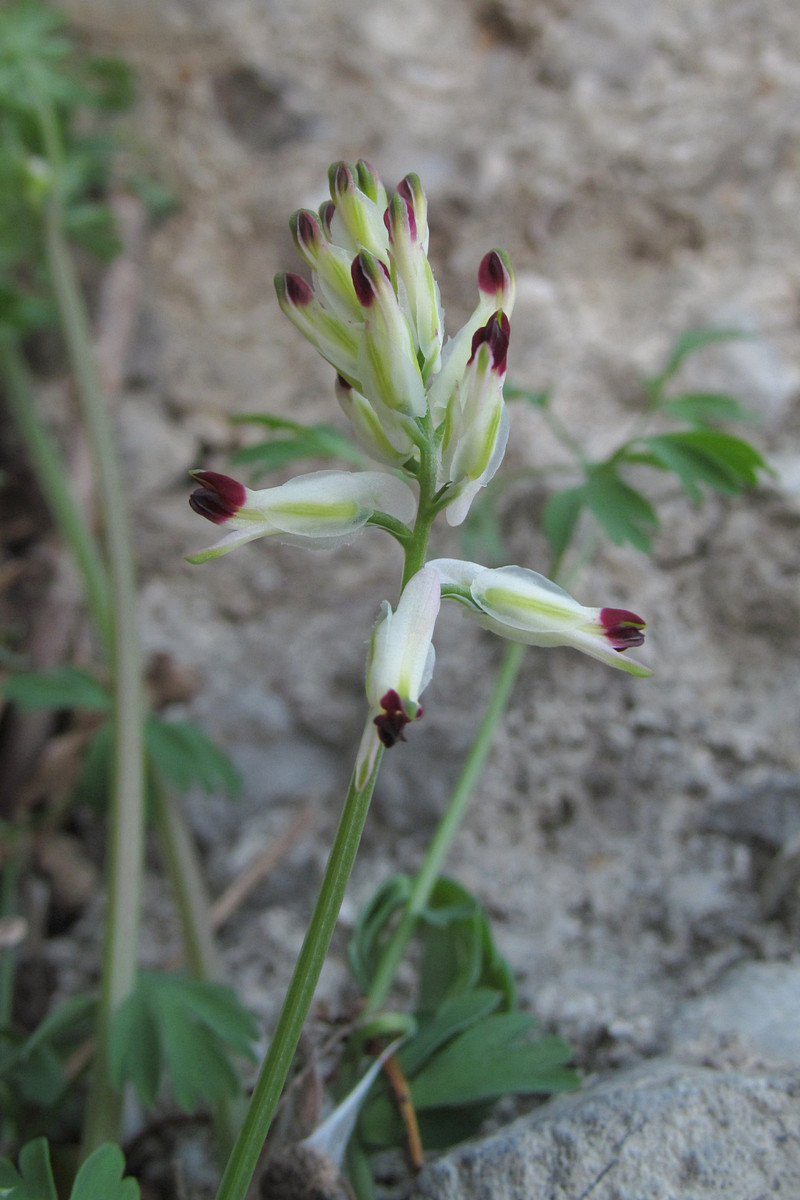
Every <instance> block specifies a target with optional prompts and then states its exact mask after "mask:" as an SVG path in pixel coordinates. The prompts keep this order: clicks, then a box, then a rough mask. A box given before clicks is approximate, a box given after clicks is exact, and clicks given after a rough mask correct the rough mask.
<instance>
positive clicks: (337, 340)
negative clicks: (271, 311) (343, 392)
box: [275, 272, 358, 383]
mask: <svg viewBox="0 0 800 1200" xmlns="http://www.w3.org/2000/svg"><path fill="white" fill-rule="evenodd" d="M275 291H276V293H277V296H278V304H279V305H280V306H281V309H282V311H283V312H284V313H285V315H286V316H287V317H288V318H289V320H290V321H291V322H292V324H293V325H295V326H296V327H297V328H298V329H299V330H300V332H301V333H302V334H303V337H305V338H307V339H308V340H309V342H311V344H312V346H316V348H317V350H318V351H319V352H320V354H321V355H322V357H323V358H325V359H327V360H328V362H329V363H330V364H331V365H332V366H334V367H335V368H336V370H337V371H338V372H339V374H340V375H344V376H345V378H346V379H348V380H350V381H351V382H353V383H357V382H358V375H357V369H358V361H357V360H358V340H357V337H356V333H355V331H354V330H353V329H352V328H351V327H350V326H349V325H348V324H347V322H346V321H345V320H343V319H342V318H341V317H340V316H338V315H335V314H333V313H331V312H330V311H329V310H327V309H325V308H323V306H322V305H321V304H320V302H319V300H317V298H316V297H315V295H314V292H313V289H312V288H311V286H310V285H309V284H308V283H306V281H305V279H303V278H302V276H300V275H295V274H293V273H291V272H289V273H283V272H281V273H279V274H278V275H276V276H275Z"/></svg>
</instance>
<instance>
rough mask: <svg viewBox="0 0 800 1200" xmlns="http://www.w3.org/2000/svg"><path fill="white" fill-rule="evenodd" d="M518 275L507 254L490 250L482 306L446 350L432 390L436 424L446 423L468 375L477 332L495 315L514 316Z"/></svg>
mask: <svg viewBox="0 0 800 1200" xmlns="http://www.w3.org/2000/svg"><path fill="white" fill-rule="evenodd" d="M514 294H515V286H514V272H513V271H512V270H511V263H510V261H509V258H508V255H507V254H506V253H505V251H504V250H490V251H489V253H488V254H485V255H484V257H483V258H482V260H481V264H480V266H479V268H478V304H477V307H476V308H475V311H474V312H473V314H472V316H471V317H470V318H469V320H468V321H467V322H466V324H465V325H463V326H462V327H461V329H459V331H458V333H457V334H456V335H455V337H454V338H451V339H450V341H449V342H448V343H447V345H446V346H445V348H444V351H443V353H442V369H441V370H440V371H439V373H438V375H436V376H435V378H434V380H433V382H432V384H431V387H430V405H431V412H432V413H433V418H434V422H435V423H436V424H437V425H438V424H439V423H440V422H441V420H442V419H443V417H444V415H445V413H446V411H447V408H448V405H449V403H450V399H451V397H452V395H453V392H454V390H455V387H456V384H457V383H458V381H459V379H460V378H461V377H462V375H463V374H464V371H465V370H466V366H467V363H468V361H469V359H470V357H471V355H472V339H473V337H474V335H475V332H476V330H478V329H480V328H481V327H482V326H484V325H486V322H487V321H488V320H489V318H490V317H491V316H492V314H493V313H496V312H498V311H501V312H503V313H504V314H505V316H507V317H510V316H511V310H512V309H513V307H514Z"/></svg>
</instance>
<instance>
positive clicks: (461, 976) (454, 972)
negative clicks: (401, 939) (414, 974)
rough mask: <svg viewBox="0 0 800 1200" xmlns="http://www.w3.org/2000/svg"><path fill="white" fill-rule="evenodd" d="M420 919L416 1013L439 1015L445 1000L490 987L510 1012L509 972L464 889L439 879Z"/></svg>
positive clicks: (479, 911) (512, 999)
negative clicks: (421, 929)
mask: <svg viewBox="0 0 800 1200" xmlns="http://www.w3.org/2000/svg"><path fill="white" fill-rule="evenodd" d="M422 921H423V922H424V926H423V931H422V939H423V944H422V961H421V965H420V972H419V975H420V980H419V998H418V1009H419V1014H422V1015H424V1014H428V1013H435V1012H438V1011H439V1010H440V1008H441V1006H442V1004H443V1003H444V1002H445V1001H448V1000H450V999H451V998H453V997H455V996H457V995H459V994H460V993H462V992H469V991H471V989H473V988H475V987H481V988H491V989H493V990H494V991H496V992H497V993H498V994H499V995H500V996H501V997H502V1005H501V1007H502V1008H503V1009H510V1008H513V1006H514V1004H515V1002H516V989H515V985H514V978H513V975H512V972H511V969H510V967H509V965H508V963H507V962H506V960H505V958H504V957H503V955H502V954H500V952H499V951H498V950H497V948H496V946H495V945H494V942H493V939H492V931H491V926H490V924H489V920H488V918H487V916H486V913H485V911H484V909H483V908H482V906H481V905H480V904H479V902H478V901H477V900H476V898H475V897H474V896H473V895H472V894H471V893H470V892H468V891H467V890H466V888H463V887H462V886H461V885H460V884H458V883H455V882H454V881H453V880H451V879H446V878H445V877H443V876H442V877H440V878H439V879H438V880H437V881H436V885H435V887H434V889H433V891H432V893H431V898H430V900H429V902H428V906H427V908H426V909H425V911H424V912H423V914H422Z"/></svg>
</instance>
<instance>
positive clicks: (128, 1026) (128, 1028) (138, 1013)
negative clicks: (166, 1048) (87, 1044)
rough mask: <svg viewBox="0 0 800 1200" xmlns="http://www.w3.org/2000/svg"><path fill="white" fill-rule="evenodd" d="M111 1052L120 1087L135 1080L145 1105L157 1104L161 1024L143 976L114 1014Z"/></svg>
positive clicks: (113, 1078) (114, 1080) (114, 1076)
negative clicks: (144, 985) (143, 983)
mask: <svg viewBox="0 0 800 1200" xmlns="http://www.w3.org/2000/svg"><path fill="white" fill-rule="evenodd" d="M108 1055H109V1067H108V1069H109V1075H110V1078H111V1081H112V1083H113V1084H114V1086H115V1087H116V1088H117V1090H118V1091H120V1092H121V1091H122V1089H123V1087H124V1085H125V1084H126V1083H132V1084H133V1086H134V1088H135V1090H136V1094H137V1096H138V1097H139V1100H140V1102H141V1103H142V1104H143V1105H145V1106H146V1107H149V1106H150V1105H152V1104H154V1103H155V1099H156V1096H157V1095H158V1089H159V1086H160V1084H161V1076H162V1072H163V1069H164V1068H163V1047H162V1043H161V1026H160V1023H159V1020H158V1013H157V1010H156V1008H155V1006H154V1005H153V1004H152V1002H151V998H150V995H149V993H148V989H147V988H146V987H142V984H141V980H140V983H139V986H138V987H137V988H136V990H135V991H134V992H132V993H131V995H130V996H128V997H127V999H125V1000H123V1002H122V1004H120V1006H119V1008H118V1009H117V1010H116V1012H115V1013H114V1015H113V1017H112V1020H111V1030H110V1035H109V1042H108Z"/></svg>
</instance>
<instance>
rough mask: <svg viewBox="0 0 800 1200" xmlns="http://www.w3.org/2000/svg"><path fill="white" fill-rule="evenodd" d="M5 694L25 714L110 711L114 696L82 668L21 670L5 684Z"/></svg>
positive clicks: (64, 667) (65, 667)
mask: <svg viewBox="0 0 800 1200" xmlns="http://www.w3.org/2000/svg"><path fill="white" fill-rule="evenodd" d="M3 691H4V693H5V695H6V697H7V699H9V700H13V702H14V703H15V704H16V705H17V706H18V707H19V708H21V709H22V710H23V712H30V711H32V710H33V709H38V708H84V709H89V710H90V711H95V712H107V711H108V709H109V708H110V707H111V697H110V696H109V694H108V692H107V691H106V688H105V686H104V685H103V684H102V683H101V682H100V680H99V679H98V678H97V677H96V676H95V675H93V674H92V673H91V672H90V671H84V670H83V669H82V668H81V667H71V666H63V667H53V669H52V670H48V671H18V672H16V673H15V674H13V675H11V676H9V678H8V679H7V680H6V681H5V683H4V684H3Z"/></svg>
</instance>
